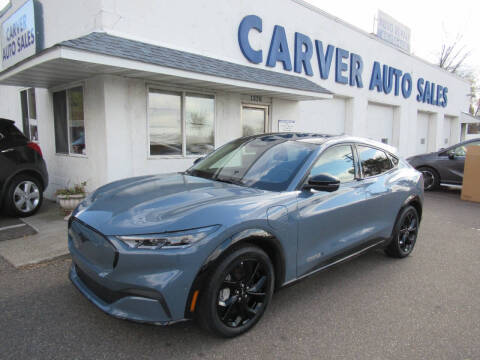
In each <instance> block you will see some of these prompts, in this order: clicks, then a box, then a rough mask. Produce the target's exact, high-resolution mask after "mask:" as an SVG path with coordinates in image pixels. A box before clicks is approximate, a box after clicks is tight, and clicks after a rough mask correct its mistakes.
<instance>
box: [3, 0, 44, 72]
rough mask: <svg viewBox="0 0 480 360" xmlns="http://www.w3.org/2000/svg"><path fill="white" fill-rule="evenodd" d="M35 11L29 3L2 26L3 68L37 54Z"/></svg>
mask: <svg viewBox="0 0 480 360" xmlns="http://www.w3.org/2000/svg"><path fill="white" fill-rule="evenodd" d="M36 41H37V39H36V33H35V10H34V4H33V0H29V1H27V2H26V3H25V4H24V5H23V6H22V7H20V8H19V9H18V10H17V11H15V12H14V13H13V14H12V15H10V17H9V18H8V19H7V20H5V21H4V22H3V24H2V34H1V46H2V67H3V69H6V68H7V67H10V66H12V65H14V64H16V63H17V62H19V61H21V60H23V59H25V58H27V57H29V56H32V55H34V54H35V53H36Z"/></svg>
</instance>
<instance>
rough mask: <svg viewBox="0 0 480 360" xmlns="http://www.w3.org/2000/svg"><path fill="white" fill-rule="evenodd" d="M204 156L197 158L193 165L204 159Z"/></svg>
mask: <svg viewBox="0 0 480 360" xmlns="http://www.w3.org/2000/svg"><path fill="white" fill-rule="evenodd" d="M204 157H205V156H202V157H199V158H196V159H195V160H194V161H193V165H195V164H196V163H198V162H200V161H202V160H203V159H204Z"/></svg>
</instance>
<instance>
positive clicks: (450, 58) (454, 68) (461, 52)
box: [438, 29, 479, 115]
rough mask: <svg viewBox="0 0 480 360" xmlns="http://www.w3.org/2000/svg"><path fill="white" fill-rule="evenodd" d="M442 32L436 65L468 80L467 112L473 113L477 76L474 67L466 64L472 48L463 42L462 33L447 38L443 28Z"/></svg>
mask: <svg viewBox="0 0 480 360" xmlns="http://www.w3.org/2000/svg"><path fill="white" fill-rule="evenodd" d="M443 32H444V40H443V44H442V49H441V51H440V53H439V54H438V66H440V67H441V68H442V69H445V70H447V71H450V72H451V73H454V74H457V75H458V76H461V77H463V78H464V79H467V80H468V81H470V83H471V86H470V93H469V94H468V96H469V97H470V108H469V112H470V113H471V114H472V115H474V114H475V113H478V106H477V110H475V104H476V99H477V93H478V91H479V88H477V87H476V80H477V76H476V73H475V69H473V68H472V67H471V66H469V65H468V64H467V60H468V58H469V57H470V55H471V54H472V50H471V49H470V48H469V47H468V46H467V45H466V44H465V43H464V41H463V35H462V34H460V33H457V35H456V36H455V38H453V39H450V40H449V39H448V34H447V32H446V31H445V29H444V30H443Z"/></svg>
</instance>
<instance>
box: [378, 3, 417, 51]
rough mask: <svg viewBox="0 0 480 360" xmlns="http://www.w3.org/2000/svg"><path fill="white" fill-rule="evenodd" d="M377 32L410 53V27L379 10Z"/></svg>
mask: <svg viewBox="0 0 480 360" xmlns="http://www.w3.org/2000/svg"><path fill="white" fill-rule="evenodd" d="M376 20H377V21H376V27H375V34H376V35H377V36H378V37H379V38H380V39H382V40H385V41H386V42H388V43H390V44H392V45H393V46H395V47H397V48H399V49H401V50H403V51H405V52H407V53H410V28H408V27H406V26H405V25H403V24H401V23H399V22H398V21H397V20H395V19H394V18H393V17H391V16H390V15H388V14H385V13H384V12H383V11H381V10H378V14H377V19H376Z"/></svg>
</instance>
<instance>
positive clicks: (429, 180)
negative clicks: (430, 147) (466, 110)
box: [407, 139, 480, 190]
mask: <svg viewBox="0 0 480 360" xmlns="http://www.w3.org/2000/svg"><path fill="white" fill-rule="evenodd" d="M471 145H477V146H478V145H480V139H472V140H467V141H464V142H461V143H459V144H456V145H453V146H450V147H449V148H446V149H440V150H439V151H437V152H432V153H429V154H421V155H416V156H412V157H409V158H408V159H407V161H408V162H409V163H410V165H412V166H413V167H414V168H416V169H417V170H418V171H420V172H421V173H422V174H423V181H424V186H425V190H434V189H436V188H438V187H439V186H440V185H462V183H463V167H464V165H465V155H466V153H467V146H471Z"/></svg>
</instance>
